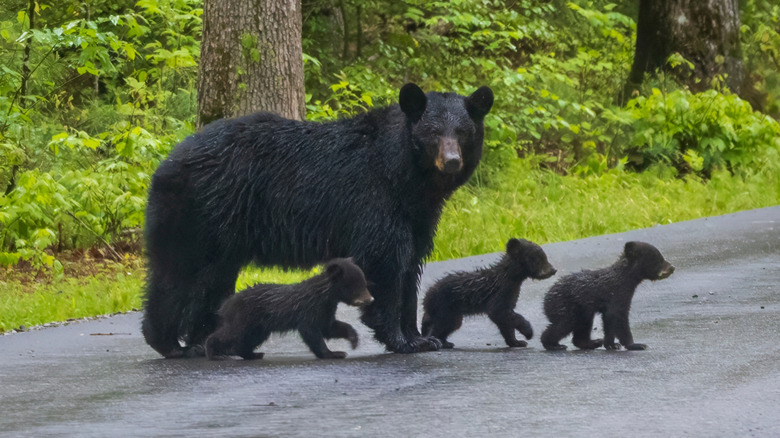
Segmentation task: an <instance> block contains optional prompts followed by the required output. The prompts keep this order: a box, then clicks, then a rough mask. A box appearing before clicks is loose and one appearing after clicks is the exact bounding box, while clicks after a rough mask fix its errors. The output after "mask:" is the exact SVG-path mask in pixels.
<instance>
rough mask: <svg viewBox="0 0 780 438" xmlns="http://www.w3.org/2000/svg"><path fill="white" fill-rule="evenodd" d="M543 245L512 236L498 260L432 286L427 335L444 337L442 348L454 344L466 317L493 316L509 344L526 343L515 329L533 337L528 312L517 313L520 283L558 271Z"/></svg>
mask: <svg viewBox="0 0 780 438" xmlns="http://www.w3.org/2000/svg"><path fill="white" fill-rule="evenodd" d="M555 272H556V271H555V268H553V267H552V265H550V263H549V262H548V261H547V255H546V254H545V253H544V251H543V250H542V248H541V247H540V246H539V245H537V244H535V243H533V242H529V241H527V240H524V239H514V238H513V239H509V241H508V242H507V244H506V254H504V256H503V257H502V258H501V260H500V261H498V263H496V264H494V265H492V266H490V267H488V268H482V269H478V270H476V271H474V272H456V273H453V274H450V275H448V276H446V277H444V278H442V279H441V280H439V281H437V282H436V284H434V285H433V286H431V288H430V289H428V292H427V293H426V295H425V299H424V300H423V308H424V310H425V314H424V316H423V320H422V333H423V335H424V336H435V337H436V338H438V339H439V340H441V343H442V348H452V347H453V346H454V345H453V344H452V342H448V341H447V337H448V336H449V335H450V334H452V333H453V332H454V331H455V330H457V329H459V328H460V326H461V324H462V323H463V316H464V315H477V314H485V313H486V314H487V315H488V317H489V318H490V320H491V321H493V322H494V323H495V324H496V325H497V326H498V329H499V330H500V331H501V335H502V336H503V337H504V340H505V341H506V344H507V345H508V346H510V347H525V346H527V345H528V343H527V342H526V341H518V340H517V338H516V337H515V330H518V331H519V332H520V333H521V334H522V335H523V336H525V337H526V339H531V337H532V336H533V329H532V328H531V323H529V322H528V321H527V320H526V319H525V318H523V316H522V315H520V314H519V313H516V312H515V311H514V309H515V306H516V305H517V297H518V295H519V294H520V286H521V284H522V283H523V280H525V279H526V278H528V277H530V278H534V279H537V280H542V279H545V278H549V277H551V276H552V275H554V274H555Z"/></svg>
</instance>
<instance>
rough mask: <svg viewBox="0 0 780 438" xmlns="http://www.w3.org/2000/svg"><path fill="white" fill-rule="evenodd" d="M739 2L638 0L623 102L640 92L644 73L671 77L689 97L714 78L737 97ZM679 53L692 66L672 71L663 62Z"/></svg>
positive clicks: (718, 0)
mask: <svg viewBox="0 0 780 438" xmlns="http://www.w3.org/2000/svg"><path fill="white" fill-rule="evenodd" d="M737 6H738V5H737V0H640V2H639V18H638V20H637V29H636V32H637V35H636V51H635V54H634V63H633V65H632V67H631V73H630V75H629V79H628V83H627V84H626V92H627V95H626V97H630V94H631V93H632V92H633V91H634V90H636V89H637V88H638V86H639V85H640V84H641V82H642V79H643V78H644V75H645V73H651V74H652V73H654V72H655V71H656V70H657V69H663V70H666V71H671V72H673V73H674V74H675V75H677V76H678V78H679V80H681V81H682V82H683V83H684V84H686V85H688V86H689V87H690V88H691V90H693V91H701V90H703V89H706V88H708V87H709V86H710V80H711V79H712V78H713V77H715V76H716V75H720V74H726V75H727V77H726V83H727V85H728V86H729V88H730V89H731V91H733V92H735V93H739V92H740V86H741V84H742V79H743V67H742V55H741V52H740V47H739V26H740V24H739V9H738V7H737ZM676 52H678V53H680V54H681V55H682V56H683V57H684V58H685V59H687V60H688V61H690V62H691V63H693V70H692V71H691V70H690V69H688V68H687V67H686V66H682V67H680V68H676V69H675V68H671V67H669V65H668V64H667V62H666V61H667V59H668V58H669V56H670V55H672V54H674V53H676Z"/></svg>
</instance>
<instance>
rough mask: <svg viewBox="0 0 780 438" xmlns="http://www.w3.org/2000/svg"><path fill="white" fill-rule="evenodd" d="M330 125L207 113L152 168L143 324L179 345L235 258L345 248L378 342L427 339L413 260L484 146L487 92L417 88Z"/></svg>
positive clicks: (192, 342) (202, 321)
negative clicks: (205, 121)
mask: <svg viewBox="0 0 780 438" xmlns="http://www.w3.org/2000/svg"><path fill="white" fill-rule="evenodd" d="M399 102H400V104H399V105H392V106H389V107H386V108H380V109H375V110H372V111H369V112H367V113H364V114H360V115H357V116H355V117H352V118H349V119H343V120H338V121H335V122H329V123H313V122H299V121H294V120H287V119H283V118H281V117H278V116H276V115H273V114H268V113H257V114H253V115H249V116H245V117H241V118H236V119H229V120H218V121H216V122H213V123H211V124H209V125H207V126H206V127H204V128H203V129H202V130H201V131H200V132H198V133H196V134H193V135H191V136H189V137H188V138H186V139H185V140H184V141H182V142H181V143H180V144H179V145H177V146H176V148H175V149H174V150H173V151H172V152H171V154H170V156H169V157H168V159H167V160H165V161H164V162H163V163H162V164H161V165H160V166H159V168H158V169H157V171H156V172H155V173H154V176H153V177H152V185H151V189H150V191H149V202H148V206H147V211H146V230H145V235H146V246H147V254H148V262H149V263H148V268H149V272H148V279H147V288H146V295H145V303H144V318H143V326H142V331H143V334H144V337H145V339H146V342H147V343H148V344H149V345H150V346H152V347H153V348H154V349H155V350H156V351H158V352H159V353H160V354H162V355H163V356H165V357H182V356H188V355H190V354H189V353H188V351H190V350H193V351H195V350H197V349H193V348H192V347H195V346H198V345H200V344H202V342H203V341H204V340H205V339H206V337H207V336H208V335H209V334H211V333H212V332H213V331H214V329H215V327H216V324H217V314H216V310H217V309H218V308H219V305H220V304H221V303H222V301H223V300H225V299H226V298H227V297H229V296H231V295H233V293H234V290H235V282H236V278H237V277H238V272H239V270H240V269H241V267H243V266H245V265H246V264H248V263H250V262H255V263H256V264H258V265H261V266H269V265H277V266H283V267H289V268H310V267H312V266H314V265H316V264H318V263H323V262H325V261H327V260H330V259H332V258H336V257H347V256H352V257H354V260H355V263H356V264H357V265H358V266H360V267H361V268H362V269H363V271H364V273H365V275H366V278H367V279H368V280H369V282H370V283H372V289H371V291H372V294H373V295H374V297H375V299H376V301H375V302H374V304H373V305H371V306H369V307H367V308H366V309H365V310H364V312H363V315H362V321H363V322H364V323H365V324H366V325H368V326H369V327H370V328H372V329H373V330H374V335H375V337H376V339H377V340H379V341H380V342H382V343H383V344H384V345H385V346H386V347H387V348H388V349H389V350H392V351H395V352H402V353H411V352H415V351H428V350H435V349H437V348H439V347H440V344H439V343H438V341H437V340H435V339H433V338H422V337H421V336H420V332H419V331H418V329H417V286H418V282H419V277H420V273H421V266H422V261H423V259H424V258H425V257H426V256H427V255H428V254H430V252H431V250H432V246H433V237H434V234H435V231H436V225H437V223H438V221H439V217H440V215H441V210H442V208H443V206H444V202H445V200H446V199H448V198H449V197H450V195H451V194H452V193H453V192H454V191H455V189H457V188H458V187H459V186H460V185H462V184H463V183H465V182H466V181H467V180H468V179H469V177H470V176H471V174H472V173H473V171H474V169H475V167H476V166H477V164H478V163H479V160H480V157H481V156H482V139H483V131H484V129H483V119H484V117H485V115H486V114H487V113H488V111H489V110H490V107H491V105H492V103H493V93H492V91H491V90H490V88H488V87H482V88H480V89H478V90H477V91H475V92H474V93H473V94H472V95H471V96H469V97H464V96H460V95H457V94H454V93H435V92H431V93H427V94H425V93H423V92H422V90H420V88H419V87H417V86H416V85H414V84H407V85H405V86H404V87H403V88H402V89H401V92H400V93H399Z"/></svg>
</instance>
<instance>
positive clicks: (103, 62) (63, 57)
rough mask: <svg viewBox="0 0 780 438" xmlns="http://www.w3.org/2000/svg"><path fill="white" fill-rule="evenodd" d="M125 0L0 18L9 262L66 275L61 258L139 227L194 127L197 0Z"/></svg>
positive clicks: (0, 119) (3, 227)
mask: <svg viewBox="0 0 780 438" xmlns="http://www.w3.org/2000/svg"><path fill="white" fill-rule="evenodd" d="M125 3H127V4H124V5H123V4H121V3H119V4H117V3H111V4H109V3H108V2H100V1H97V2H90V3H88V4H87V3H82V2H63V3H62V4H58V5H57V6H56V7H52V6H47V5H39V6H40V7H36V10H35V14H36V15H35V17H33V18H34V19H33V20H32V23H33V24H34V25H33V26H32V27H31V26H30V23H31V20H30V19H29V18H30V17H27V9H26V6H27V3H26V2H25V3H24V4H21V5H18V6H19V7H20V8H23V9H20V10H18V11H14V12H13V14H12V13H10V12H8V13H3V14H2V15H0V54H1V55H2V56H3V59H7V63H5V64H4V66H3V67H2V69H3V72H4V74H2V75H0V158H1V159H0V206H1V207H2V210H1V211H0V264H13V263H16V262H18V261H19V260H26V261H29V262H30V263H31V264H32V266H33V267H34V268H36V269H37V270H40V269H44V268H52V269H53V270H54V272H55V273H58V272H61V271H62V266H61V264H60V263H59V261H57V260H56V258H55V253H56V252H58V251H61V250H63V249H68V248H81V247H87V246H90V245H92V244H95V243H100V244H101V245H102V244H106V243H111V242H114V243H115V242H117V241H118V240H119V239H120V235H121V234H122V232H123V231H124V230H128V229H139V228H141V226H142V225H143V210H144V207H145V203H146V192H147V189H148V184H149V179H150V175H151V174H152V172H153V171H154V169H155V168H156V166H157V164H158V163H159V162H160V161H161V160H162V159H164V158H165V156H166V155H167V153H168V151H169V150H170V148H171V147H172V146H173V145H174V144H175V143H176V142H178V141H179V140H180V139H181V138H183V136H185V135H186V134H188V133H189V132H191V130H192V121H193V120H194V109H195V99H194V94H193V92H192V91H191V90H193V89H194V84H195V78H196V73H197V70H196V63H197V58H198V56H199V40H200V15H201V9H199V7H197V5H198V4H199V2H198V1H195V0H141V1H138V2H137V3H136V4H135V7H133V5H132V4H131V3H129V2H125ZM36 5H38V4H37V3H36ZM17 12H18V13H17ZM23 53H27V55H24V56H20V54H23Z"/></svg>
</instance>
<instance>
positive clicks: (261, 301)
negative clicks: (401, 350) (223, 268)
mask: <svg viewBox="0 0 780 438" xmlns="http://www.w3.org/2000/svg"><path fill="white" fill-rule="evenodd" d="M372 300H373V298H372V297H371V294H370V293H369V292H368V289H367V288H366V279H365V277H364V276H363V272H362V271H361V270H360V268H358V267H357V266H356V265H355V264H354V263H352V261H351V260H348V259H335V260H332V261H331V262H329V263H328V264H327V266H326V268H325V272H323V273H322V274H320V275H317V276H314V277H312V278H310V279H308V280H306V281H303V282H301V283H298V284H291V285H279V284H256V285H254V286H252V287H250V288H248V289H246V290H245V291H243V292H240V293H238V294H236V295H234V296H233V297H230V298H229V299H227V300H226V301H225V302H224V303H223V304H222V306H221V307H220V309H219V317H220V323H219V328H218V329H217V331H216V332H214V333H213V334H212V335H211V336H209V337H208V339H206V356H207V357H208V358H209V359H215V358H219V357H221V356H241V357H243V358H244V359H260V358H262V357H263V353H255V352H254V350H255V348H257V347H258V346H259V345H260V344H262V343H263V342H265V340H266V339H268V336H269V335H270V334H271V333H274V332H288V331H293V330H297V331H298V332H300V334H301V337H302V338H303V341H304V342H305V343H306V345H308V346H309V349H311V351H312V353H314V354H315V355H316V356H317V357H318V358H320V359H342V358H345V357H346V356H347V354H346V353H344V352H343V351H330V350H329V349H328V346H327V345H325V339H333V338H343V339H346V340H348V341H349V342H350V344H351V345H352V349H355V348H356V347H357V344H358V335H357V332H355V329H354V328H352V326H351V325H349V324H347V323H346V322H343V321H339V320H337V319H336V306H337V305H338V303H340V302H341V303H346V304H350V305H353V306H363V305H367V304H369V303H371V301H372Z"/></svg>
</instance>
